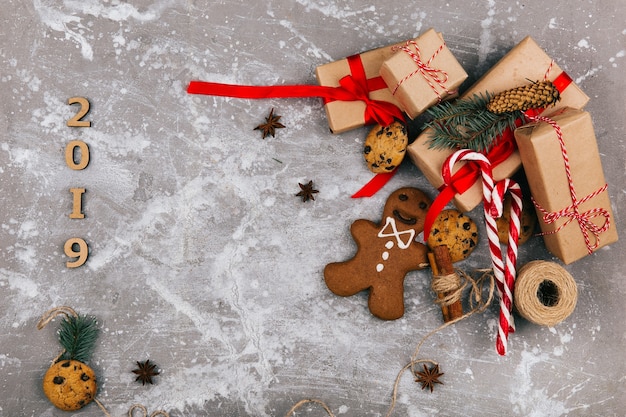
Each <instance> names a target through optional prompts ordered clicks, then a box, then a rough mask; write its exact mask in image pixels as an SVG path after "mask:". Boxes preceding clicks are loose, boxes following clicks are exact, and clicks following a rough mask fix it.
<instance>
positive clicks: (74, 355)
mask: <svg viewBox="0 0 626 417" xmlns="http://www.w3.org/2000/svg"><path fill="white" fill-rule="evenodd" d="M97 326H98V323H97V321H96V318H95V317H89V316H80V315H79V316H68V317H66V318H64V319H63V321H62V322H61V323H60V326H59V343H60V344H61V346H62V347H63V349H65V352H64V353H63V355H62V356H61V358H60V359H63V360H66V359H74V360H77V361H80V362H87V361H88V360H89V358H90V357H91V354H92V353H93V350H94V348H95V345H96V339H97V338H98V327H97Z"/></svg>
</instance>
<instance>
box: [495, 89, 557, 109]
mask: <svg viewBox="0 0 626 417" xmlns="http://www.w3.org/2000/svg"><path fill="white" fill-rule="evenodd" d="M559 98H560V94H559V90H557V89H556V87H555V86H554V84H553V83H552V81H540V82H536V83H533V84H529V85H525V86H523V87H517V88H513V89H511V90H506V91H503V92H501V93H499V94H496V95H495V96H493V98H492V99H491V100H489V103H487V110H489V111H490V112H492V113H495V114H502V113H509V112H513V111H516V110H521V111H526V110H528V109H538V108H543V107H548V106H550V105H553V104H554V103H556V102H557V101H558V100H559Z"/></svg>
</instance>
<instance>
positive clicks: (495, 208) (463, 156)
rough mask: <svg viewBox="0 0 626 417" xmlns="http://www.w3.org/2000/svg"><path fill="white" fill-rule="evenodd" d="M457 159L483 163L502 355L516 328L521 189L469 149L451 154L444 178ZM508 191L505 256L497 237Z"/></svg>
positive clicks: (482, 169) (498, 339)
mask: <svg viewBox="0 0 626 417" xmlns="http://www.w3.org/2000/svg"><path fill="white" fill-rule="evenodd" d="M458 161H470V162H471V163H476V164H478V166H479V167H480V170H481V176H482V183H483V205H484V212H485V226H486V229H487V238H488V240H489V251H490V255H491V265H492V267H493V274H494V277H495V278H496V284H497V288H498V293H499V295H500V317H499V323H498V335H497V338H496V350H497V351H498V353H499V354H500V355H506V353H507V350H508V349H507V342H508V337H509V333H513V332H514V331H515V324H514V322H513V316H512V315H511V311H512V308H513V291H514V288H515V268H516V264H517V242H518V239H519V231H520V213H521V211H522V191H521V189H520V186H519V184H517V183H516V182H515V181H513V180H510V179H505V180H502V181H497V182H496V181H494V179H493V175H492V172H491V163H490V162H489V159H487V157H486V156H485V155H483V154H481V153H478V152H474V151H471V150H469V149H461V150H459V151H456V152H455V153H453V154H452V155H450V156H449V157H448V159H447V160H446V162H445V163H444V165H443V169H442V174H443V177H444V181H445V180H447V178H449V177H451V176H452V168H453V167H454V165H455V164H456V163H457V162H458ZM507 191H508V192H509V193H510V195H511V211H510V220H509V240H508V245H507V250H506V257H503V253H502V248H501V247H500V241H499V239H498V227H497V224H496V219H497V218H498V217H501V216H502V214H503V208H504V204H503V200H504V195H505V194H506V193H507Z"/></svg>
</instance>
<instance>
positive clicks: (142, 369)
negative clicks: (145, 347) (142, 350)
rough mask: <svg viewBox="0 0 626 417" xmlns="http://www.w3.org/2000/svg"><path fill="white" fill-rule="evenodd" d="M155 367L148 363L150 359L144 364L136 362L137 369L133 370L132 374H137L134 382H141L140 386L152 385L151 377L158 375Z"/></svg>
mask: <svg viewBox="0 0 626 417" xmlns="http://www.w3.org/2000/svg"><path fill="white" fill-rule="evenodd" d="M156 367H157V366H156V364H155V363H150V359H148V360H147V361H145V362H139V361H137V369H134V370H133V373H134V374H137V378H135V381H141V385H146V383H148V384H154V382H153V381H152V377H153V376H157V375H159V371H157V370H156Z"/></svg>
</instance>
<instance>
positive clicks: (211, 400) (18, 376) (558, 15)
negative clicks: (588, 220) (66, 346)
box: [0, 0, 626, 417]
mask: <svg viewBox="0 0 626 417" xmlns="http://www.w3.org/2000/svg"><path fill="white" fill-rule="evenodd" d="M364 3H365V2H361V1H357V0H346V1H340V2H330V1H317V0H296V1H286V0H271V1H268V2H249V1H202V0H201V1H183V0H155V1H148V0H138V1H133V2H128V3H127V2H122V1H116V0H110V1H96V0H83V1H71V0H32V1H16V0H14V1H5V2H4V3H3V8H2V12H0V15H1V17H2V19H1V21H2V25H1V26H0V33H1V36H0V95H1V97H2V100H1V101H0V135H1V136H0V194H1V195H2V200H1V206H2V210H1V211H0V213H1V214H0V299H2V303H1V304H0V346H1V349H0V371H1V372H0V392H1V393H2V395H0V416H6V417H9V416H10V417H13V416H18V415H19V416H53V415H61V414H62V413H61V412H59V411H57V410H55V409H54V408H53V406H52V405H51V404H50V403H49V402H48V401H47V399H46V398H45V396H44V394H43V391H42V388H41V379H42V377H43V375H44V373H45V371H46V369H47V368H48V366H49V363H50V361H51V360H52V359H53V358H54V357H56V356H57V354H58V353H59V349H60V347H59V345H58V343H57V341H56V338H55V331H56V325H57V322H56V321H55V322H53V323H52V324H51V325H50V326H49V327H47V328H45V329H44V330H40V331H38V330H36V327H35V324H36V322H37V320H38V319H39V317H40V315H41V314H42V313H43V312H44V311H45V310H47V309H48V308H51V307H54V306H58V305H70V306H72V307H74V308H75V309H76V310H78V311H79V312H80V313H83V314H93V315H95V316H97V317H98V318H99V322H100V324H101V326H102V332H101V335H100V338H99V342H98V347H97V349H96V351H95V353H94V355H93V360H92V361H91V362H90V365H91V366H92V367H93V368H94V370H95V372H96V375H97V377H98V381H99V383H100V387H99V391H98V397H97V398H98V399H99V400H100V401H101V402H102V403H103V404H105V405H106V406H107V408H108V409H109V412H110V413H111V414H112V415H114V416H121V415H125V414H126V412H127V411H128V409H129V407H130V406H131V405H132V404H134V403H137V402H139V403H143V404H145V405H146V406H147V407H148V410H149V412H152V411H154V410H157V409H165V410H167V411H169V412H170V414H171V415H172V416H183V415H185V416H190V415H211V416H245V415H251V416H282V415H284V414H285V413H286V412H287V411H288V410H289V408H290V407H291V406H292V405H293V404H294V403H296V402H297V401H298V400H300V399H302V398H310V397H313V398H319V399H322V400H323V401H325V402H326V403H327V404H328V406H329V407H330V408H331V409H332V410H333V412H334V413H335V414H336V415H347V416H378V415H384V414H385V413H386V412H387V409H388V407H389V404H390V401H391V390H392V387H393V383H394V380H395V378H396V375H397V374H398V371H399V370H400V369H401V368H402V367H403V366H404V365H405V364H406V363H407V361H408V360H409V358H410V356H411V355H412V354H413V351H414V349H415V346H416V344H417V342H418V341H419V340H420V339H421V338H422V337H423V336H424V335H426V334H427V333H428V332H430V331H431V330H432V329H434V328H436V327H438V326H439V325H440V324H441V318H440V317H441V312H440V309H439V307H438V306H436V305H435V304H434V303H433V298H434V295H433V294H432V292H431V291H430V289H429V284H430V273H429V272H428V271H427V270H426V271H418V272H415V273H411V274H410V275H409V276H408V277H407V280H406V312H405V315H404V317H403V318H402V319H400V320H397V321H394V322H383V321H380V320H378V319H376V318H374V317H372V316H371V315H370V313H369V312H368V310H367V307H366V304H367V303H366V302H365V300H366V296H367V295H366V294H365V293H363V294H362V296H360V297H359V296H357V297H350V298H341V297H337V296H335V295H334V294H332V293H331V292H330V291H329V290H328V289H327V288H326V286H325V285H324V282H323V276H322V271H323V268H324V266H325V265H326V264H327V263H330V262H335V261H340V260H345V259H348V258H349V257H350V256H352V254H353V253H354V251H355V247H354V243H353V241H352V239H351V237H350V235H349V225H350V224H351V223H352V222H353V221H354V220H355V219H358V218H366V219H370V220H372V221H376V222H378V221H379V220H380V219H379V218H378V216H380V213H381V211H382V207H383V204H384V202H385V200H386V198H387V196H388V195H389V194H390V193H391V191H393V190H394V189H396V188H400V187H402V186H414V187H418V188H421V189H423V190H424V191H426V192H427V193H429V194H430V195H431V196H435V195H436V190H434V189H433V188H432V187H430V185H429V184H428V182H427V181H426V179H425V178H424V177H423V175H422V174H421V173H420V172H419V171H418V170H417V168H415V167H414V166H412V165H411V164H410V162H409V161H405V162H404V163H403V164H402V166H401V167H400V170H399V172H398V174H397V176H396V177H395V178H394V179H393V180H392V181H391V182H390V183H389V184H388V185H387V186H386V188H385V189H384V190H383V191H382V192H381V193H379V194H377V195H376V196H374V197H373V198H370V199H361V200H353V199H350V195H351V194H352V193H353V192H355V191H356V190H357V189H359V187H360V186H361V185H363V184H364V183H365V182H367V181H368V180H369V179H370V178H371V175H372V174H371V173H370V172H369V171H368V170H367V168H366V166H365V162H364V161H363V157H362V147H363V140H364V138H365V136H366V134H367V132H368V131H369V128H368V127H365V128H361V129H357V130H354V131H350V132H347V133H344V134H341V135H336V136H333V135H331V134H330V133H329V132H328V125H327V123H326V119H325V114H324V110H323V106H322V102H321V100H318V99H284V100H279V99H270V100H256V101H255V100H240V99H226V98H213V97H205V96H189V95H187V94H186V93H185V87H186V85H187V83H188V82H189V81H190V80H192V79H201V80H206V81H217V82H230V83H242V84H259V85H271V84H291V83H298V84H314V83H315V76H314V69H315V67H316V66H318V65H321V64H324V63H327V62H330V61H333V60H335V59H339V58H343V57H345V56H347V55H351V54H353V53H355V52H359V51H363V50H367V49H370V48H375V47H380V46H384V45H387V44H391V43H394V42H398V41H402V40H404V39H407V38H412V37H415V36H417V35H419V33H420V32H422V31H424V30H426V29H427V28H429V27H434V28H436V29H437V30H438V31H441V32H442V33H443V34H444V36H445V39H446V41H447V44H448V46H449V47H450V49H451V51H452V52H453V53H454V54H455V56H456V57H457V58H458V60H459V62H460V63H461V64H462V65H463V66H464V68H465V69H466V70H467V72H468V74H469V75H470V78H469V80H468V81H466V83H465V84H463V87H462V89H463V88H467V87H468V86H469V85H470V84H471V82H472V81H474V80H476V79H477V78H478V77H479V76H480V75H482V74H483V73H484V72H485V71H486V70H487V69H488V68H489V67H490V65H492V64H493V63H495V62H496V61H497V60H498V59H499V58H500V57H501V56H502V55H503V54H504V53H506V51H507V50H509V49H510V48H511V47H512V46H513V45H515V44H516V43H517V42H518V41H519V40H521V39H522V38H523V37H524V36H526V35H528V34H531V35H533V36H534V38H535V39H536V40H537V42H538V43H539V44H540V45H541V46H542V47H543V48H545V49H546V50H547V51H548V53H549V54H550V55H551V56H552V57H554V58H555V59H556V60H557V61H558V62H559V64H560V65H561V66H562V67H563V68H565V69H566V71H568V73H569V74H570V75H571V76H572V77H573V78H574V79H575V81H576V82H577V83H578V84H579V85H580V86H581V87H582V88H583V89H584V90H585V92H586V93H587V94H588V95H589V96H590V97H591V102H590V103H589V105H588V106H587V110H589V111H590V112H591V114H592V116H593V119H594V123H595V129H596V134H597V137H598V145H599V148H600V153H601V156H602V161H603V165H604V170H605V173H606V177H607V180H608V182H609V192H610V195H611V198H612V202H613V205H614V206H613V209H614V212H615V217H616V221H617V225H616V227H617V228H618V231H619V232H620V234H621V235H622V237H623V238H624V236H626V230H625V228H624V226H623V221H622V220H623V217H624V215H625V214H626V213H625V212H624V210H626V202H625V200H626V195H625V194H624V189H623V188H624V185H623V184H624V183H623V181H624V179H623V178H624V171H625V169H626V164H625V159H626V158H625V154H626V145H625V143H624V131H625V126H624V120H625V119H626V118H625V117H624V116H625V113H624V108H625V104H626V100H625V94H624V89H625V88H626V82H625V78H624V67H625V65H626V63H625V62H624V59H625V55H626V46H625V38H626V26H625V24H624V22H625V21H626V13H625V11H624V5H623V2H622V1H621V0H606V1H579V2H551V3H549V4H548V3H546V2H539V1H534V0H529V1H510V2H497V3H496V1H494V0H487V1H466V0H449V1H445V2H440V3H436V2H431V3H424V2H420V4H419V5H418V4H416V2H412V1H408V0H399V1H396V2H388V1H382V0H377V1H371V2H367V3H365V4H366V5H364ZM73 96H83V97H87V98H88V99H89V100H90V102H91V111H90V113H89V115H88V119H90V120H91V121H92V126H91V127H90V128H69V127H67V126H66V121H67V120H68V119H69V118H70V117H71V116H72V115H73V114H75V107H73V106H72V107H70V106H69V105H67V104H66V102H67V99H68V98H69V97H73ZM271 108H274V109H275V112H276V114H279V115H282V118H281V122H282V123H284V124H285V125H286V126H287V128H285V129H280V130H278V131H277V134H276V138H271V137H269V138H266V139H265V140H261V139H260V137H259V133H258V132H256V131H253V128H254V127H255V126H256V125H258V124H259V123H261V122H263V120H264V117H265V116H266V115H267V114H268V112H269V111H270V109H271ZM420 125H421V123H420V122H419V121H418V122H416V123H415V126H412V129H413V133H414V134H415V133H416V132H417V130H418V128H419V126H420ZM410 133H411V130H410ZM74 139H78V140H82V141H84V142H85V143H87V144H88V145H89V147H90V156H91V161H90V163H89V166H88V167H87V168H86V169H84V170H82V171H72V170H70V169H69V168H68V167H67V165H66V164H65V158H64V151H65V146H66V144H67V143H68V142H69V141H70V140H74ZM311 179H312V180H314V183H315V186H316V188H317V189H319V190H320V193H319V194H316V196H315V201H309V202H307V203H303V202H302V201H301V200H300V199H299V198H296V197H295V194H296V193H297V192H298V191H299V187H298V183H299V182H300V183H304V182H305V181H309V180H311ZM70 188H85V189H86V190H87V191H86V193H85V194H84V198H83V210H84V213H85V218H84V219H70V218H69V214H70V213H71V211H72V207H73V206H72V194H71V193H70V192H69V189H70ZM470 215H471V216H472V218H473V219H475V220H476V222H477V223H478V224H479V225H481V223H482V222H481V221H480V219H481V217H480V216H481V213H480V208H478V209H476V210H475V211H473V212H472V213H470ZM483 231H484V230H483V229H479V232H481V233H482V232H483ZM482 236H484V233H482ZM71 237H81V238H83V239H85V241H86V242H87V243H88V245H89V247H90V249H91V256H90V258H89V260H88V261H87V263H86V264H85V265H84V266H82V267H79V268H76V269H68V268H66V267H65V262H66V260H67V257H66V256H65V255H64V252H63V245H64V243H65V241H66V240H67V239H69V238H71ZM624 253H625V247H624V240H622V241H620V242H618V243H616V244H614V245H611V246H610V247H607V248H603V249H602V250H600V251H599V252H598V253H596V254H595V255H593V256H589V257H586V258H584V259H582V260H580V261H578V262H576V263H574V264H572V265H569V266H567V270H568V271H570V272H571V273H572V275H573V276H574V277H575V279H576V281H577V283H578V286H579V301H578V305H577V307H576V310H575V311H574V313H573V314H572V316H570V317H569V318H568V319H567V321H565V322H564V323H561V324H559V325H557V326H555V327H554V328H542V327H539V326H536V325H533V324H531V323H529V322H526V321H524V320H523V319H521V318H519V319H518V320H517V332H516V333H515V334H513V335H511V338H510V346H509V347H510V354H509V355H508V356H507V357H499V356H498V355H497V354H496V352H495V348H494V344H495V342H494V338H495V332H496V323H497V308H496V306H492V307H491V308H490V309H488V310H487V311H486V312H485V313H484V314H482V315H479V316H474V317H471V318H470V319H468V320H466V321H464V322H461V323H458V324H456V325H455V326H454V327H452V328H447V329H446V330H444V331H442V332H441V333H439V334H437V335H435V336H433V337H431V338H430V339H429V340H428V341H427V342H426V343H425V344H424V346H423V347H422V350H421V353H420V356H421V357H425V358H431V359H433V360H436V361H438V362H439V363H440V365H441V370H442V372H445V376H444V377H443V378H442V381H443V382H444V383H445V385H438V386H437V387H436V390H435V392H434V393H433V394H430V393H426V392H422V391H421V389H420V388H419V385H418V384H415V383H414V382H413V381H412V379H411V377H410V376H409V375H405V376H404V377H403V379H402V381H401V383H400V385H399V396H398V402H397V409H396V413H395V415H409V416H432V415H445V416H448V415H493V416H502V415H509V416H565V415H569V416H574V415H603V416H614V415H622V413H623V410H624V406H625V401H626V399H625V394H624V389H623V386H624V385H623V384H624V375H626V368H625V360H624V353H623V352H624V343H625V340H624V334H626V327H625V325H624V323H625V321H624V320H623V315H624V312H625V309H624V296H625V295H626V279H625V278H626V277H625V274H624V268H623V264H624V261H625V260H626V259H625V257H624ZM535 259H553V258H552V257H551V256H550V255H549V254H548V253H547V252H546V251H545V248H544V246H543V243H542V241H541V239H538V238H535V239H532V240H531V241H529V242H528V243H527V244H526V245H524V246H523V247H522V248H521V249H520V263H525V262H528V261H531V260H535ZM488 265H489V258H488V249H487V242H486V240H484V239H483V240H481V241H480V242H479V247H478V248H477V249H476V251H475V252H474V253H473V254H472V255H471V256H470V257H469V258H468V259H467V260H466V261H464V262H463V263H462V264H459V265H458V266H459V267H462V268H463V269H466V270H471V269H473V268H484V267H487V266H488ZM148 358H149V359H151V360H152V361H154V362H155V363H157V364H158V365H159V368H160V369H161V371H162V372H161V375H159V377H157V378H156V379H155V381H156V385H153V386H141V384H138V383H136V382H135V381H134V376H135V375H134V374H132V373H131V370H132V369H133V367H134V364H135V362H136V361H137V360H145V359H148ZM305 408H306V407H305ZM322 413H323V410H321V409H319V410H315V412H311V413H308V414H311V415H313V414H315V415H321V414H322ZM302 414H303V415H304V414H307V413H302ZM80 415H81V416H85V417H88V416H94V417H95V416H101V415H102V412H101V411H100V410H99V409H98V407H97V406H96V405H95V404H90V405H89V406H87V407H85V408H84V409H82V410H81V411H80Z"/></svg>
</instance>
